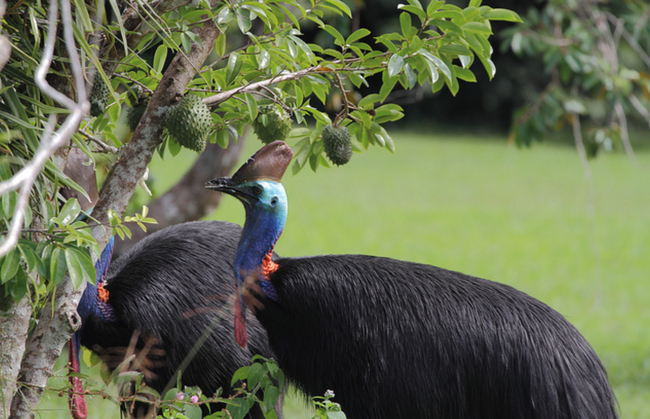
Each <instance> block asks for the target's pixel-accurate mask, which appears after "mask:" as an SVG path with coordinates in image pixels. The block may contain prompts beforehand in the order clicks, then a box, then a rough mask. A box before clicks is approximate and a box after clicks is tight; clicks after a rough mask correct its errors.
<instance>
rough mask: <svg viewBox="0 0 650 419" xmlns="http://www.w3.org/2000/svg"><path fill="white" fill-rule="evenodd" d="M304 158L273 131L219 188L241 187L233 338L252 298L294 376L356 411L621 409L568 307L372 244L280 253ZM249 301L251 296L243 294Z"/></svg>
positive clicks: (572, 412) (442, 417) (581, 418)
mask: <svg viewBox="0 0 650 419" xmlns="http://www.w3.org/2000/svg"><path fill="white" fill-rule="evenodd" d="M291 158H292V151H291V149H290V148H289V147H288V146H287V145H286V144H284V143H281V142H275V143H271V144H269V145H267V146H265V147H264V148H262V149H261V150H260V151H258V152H257V153H256V154H255V155H254V156H253V157H251V158H250V159H249V160H248V161H247V162H246V163H245V164H244V165H243V166H242V167H241V168H240V169H239V170H238V171H237V172H236V173H235V174H234V175H233V176H232V177H231V178H218V179H214V180H211V181H210V182H208V185H207V187H208V188H211V189H215V190H218V191H222V192H225V193H228V194H231V195H233V196H235V197H237V198H238V199H239V200H240V201H241V202H242V203H243V205H244V208H245V210H246V222H245V225H244V231H243V233H242V237H241V240H240V242H239V246H238V249H237V253H236V255H235V275H236V276H237V278H238V280H239V283H238V288H239V295H240V297H239V304H237V306H236V307H235V309H236V313H235V336H236V339H237V341H238V342H239V343H240V344H241V345H245V344H246V338H247V334H246V330H245V322H244V313H245V310H246V308H247V307H248V308H249V309H251V310H252V311H253V312H254V313H255V315H256V317H257V318H258V319H259V320H260V322H261V323H262V325H263V326H264V327H265V328H266V330H267V331H268V335H269V341H270V343H271V347H272V349H273V351H274V353H275V355H276V359H277V361H278V363H279V364H280V367H281V368H282V369H283V371H284V372H285V374H286V375H287V377H289V378H290V379H292V380H293V381H294V382H295V383H296V384H297V385H298V386H299V387H301V388H302V389H303V390H305V391H306V392H307V393H310V394H312V395H322V394H323V393H324V392H325V391H326V390H328V389H331V390H333V391H334V392H335V394H336V398H335V400H337V401H338V402H339V403H340V404H341V406H342V408H343V410H344V411H345V412H346V414H347V415H348V418H350V419H359V418H372V419H389V418H390V419H395V418H402V419H410V418H418V419H419V418H431V419H614V418H617V411H616V403H615V399H614V395H613V392H612V389H611V387H610V385H609V382H608V380H607V375H606V372H605V369H604V367H603V365H602V363H601V361H600V359H599V358H598V356H597V355H596V353H595V352H594V351H593V349H592V348H591V346H590V345H589V343H588V342H587V341H586V340H585V339H584V338H583V337H582V335H581V334H580V333H579V332H578V331H577V330H576V329H575V328H574V327H573V326H572V325H571V324H570V323H569V322H568V321H567V320H566V319H565V318H564V317H562V316H561V315H560V314H559V313H557V312H556V311H555V310H553V309H551V308H550V307H548V306H547V305H545V304H543V303H542V302H540V301H538V300H536V299H534V298H532V297H530V296H528V295H526V294H524V293H523V292H520V291H518V290H516V289H514V288H512V287H509V286H507V285H503V284H499V283H496V282H492V281H488V280H484V279H480V278H476V277H472V276H469V275H465V274H462V273H459V272H453V271H449V270H446V269H442V268H438V267H435V266H429V265H423V264H417V263H411V262H404V261H399V260H394V259H389V258H382V257H372V256H362V255H329V256H316V257H302V258H280V259H277V260H273V259H272V258H271V253H272V251H273V248H274V245H275V243H276V241H277V240H278V238H279V236H280V234H281V233H282V230H283V228H284V225H285V221H286V218H287V196H286V194H285V191H284V188H283V187H282V184H281V183H280V179H281V177H282V175H283V173H284V171H285V170H286V168H287V166H288V164H289V163H290V161H291ZM244 302H246V305H244Z"/></svg>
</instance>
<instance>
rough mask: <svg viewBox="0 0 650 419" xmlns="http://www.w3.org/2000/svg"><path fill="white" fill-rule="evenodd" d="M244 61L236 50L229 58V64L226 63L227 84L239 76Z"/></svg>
mask: <svg viewBox="0 0 650 419" xmlns="http://www.w3.org/2000/svg"><path fill="white" fill-rule="evenodd" d="M243 63H244V60H240V59H239V55H238V54H237V53H235V52H233V53H232V54H230V57H229V58H228V65H226V84H227V85H230V84H231V83H232V82H233V81H235V79H236V78H237V76H238V75H239V71H240V70H241V67H242V65H243Z"/></svg>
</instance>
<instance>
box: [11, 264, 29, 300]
mask: <svg viewBox="0 0 650 419" xmlns="http://www.w3.org/2000/svg"><path fill="white" fill-rule="evenodd" d="M7 285H9V287H8V288H9V294H10V295H11V298H12V299H13V300H14V301H15V302H18V301H20V300H22V298H23V297H24V296H25V294H27V277H26V275H25V272H24V271H23V270H22V269H19V270H18V271H17V272H16V276H15V277H14V280H13V281H11V282H9V283H8V284H7Z"/></svg>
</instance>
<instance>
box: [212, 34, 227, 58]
mask: <svg viewBox="0 0 650 419" xmlns="http://www.w3.org/2000/svg"><path fill="white" fill-rule="evenodd" d="M214 50H215V51H216V53H217V54H219V57H223V56H224V55H225V54H226V33H225V32H221V33H220V34H219V36H218V37H217V40H216V41H215V42H214Z"/></svg>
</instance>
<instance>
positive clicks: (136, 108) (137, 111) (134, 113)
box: [126, 97, 151, 132]
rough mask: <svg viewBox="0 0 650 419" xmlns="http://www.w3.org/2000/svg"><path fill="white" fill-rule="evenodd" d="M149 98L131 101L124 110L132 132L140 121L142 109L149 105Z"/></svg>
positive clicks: (142, 113)
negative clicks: (126, 109)
mask: <svg viewBox="0 0 650 419" xmlns="http://www.w3.org/2000/svg"><path fill="white" fill-rule="evenodd" d="M149 99H151V98H148V97H146V98H142V99H140V100H139V101H137V102H135V103H134V102H132V105H131V107H130V108H129V110H128V111H126V122H127V123H128V124H129V128H131V132H134V131H135V129H136V127H137V126H138V124H139V123H140V120H141V119H142V115H144V111H145V110H146V109H147V105H149Z"/></svg>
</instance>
